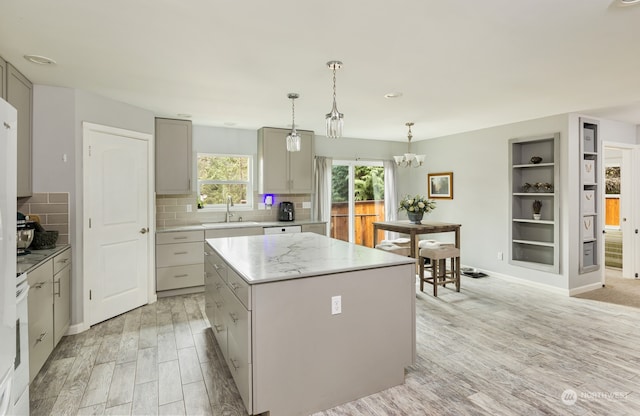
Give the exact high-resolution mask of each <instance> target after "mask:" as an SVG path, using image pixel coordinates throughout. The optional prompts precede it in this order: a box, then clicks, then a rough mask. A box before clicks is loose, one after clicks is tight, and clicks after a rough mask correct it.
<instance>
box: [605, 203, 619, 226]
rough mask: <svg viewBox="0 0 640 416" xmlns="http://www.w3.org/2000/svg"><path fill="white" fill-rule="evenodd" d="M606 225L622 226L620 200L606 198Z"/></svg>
mask: <svg viewBox="0 0 640 416" xmlns="http://www.w3.org/2000/svg"><path fill="white" fill-rule="evenodd" d="M605 201H606V202H605V211H604V212H605V217H604V223H605V225H613V226H618V225H620V198H608V197H607V198H605Z"/></svg>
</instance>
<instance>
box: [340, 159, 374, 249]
mask: <svg viewBox="0 0 640 416" xmlns="http://www.w3.org/2000/svg"><path fill="white" fill-rule="evenodd" d="M331 173H332V174H331V189H332V193H331V194H332V195H331V237H333V238H337V239H339V240H343V241H348V242H351V243H355V244H360V245H363V246H367V247H373V225H372V223H373V222H375V221H384V168H383V167H382V162H363V161H348V160H334V161H333V169H332V172H331ZM379 240H380V236H379V237H378V241H379Z"/></svg>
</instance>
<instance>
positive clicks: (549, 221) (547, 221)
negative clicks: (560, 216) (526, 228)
mask: <svg viewBox="0 0 640 416" xmlns="http://www.w3.org/2000/svg"><path fill="white" fill-rule="evenodd" d="M513 222H526V223H531V224H546V225H554V224H555V221H551V220H530V219H527V218H514V219H513Z"/></svg>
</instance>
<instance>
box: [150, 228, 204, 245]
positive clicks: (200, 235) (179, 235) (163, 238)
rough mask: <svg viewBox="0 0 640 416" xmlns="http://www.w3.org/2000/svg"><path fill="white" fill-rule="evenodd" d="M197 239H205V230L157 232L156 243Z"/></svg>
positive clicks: (194, 240) (190, 241)
mask: <svg viewBox="0 0 640 416" xmlns="http://www.w3.org/2000/svg"><path fill="white" fill-rule="evenodd" d="M197 241H204V231H175V232H169V233H157V234H156V244H174V243H194V242H197Z"/></svg>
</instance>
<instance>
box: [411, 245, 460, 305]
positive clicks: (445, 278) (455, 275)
mask: <svg viewBox="0 0 640 416" xmlns="http://www.w3.org/2000/svg"><path fill="white" fill-rule="evenodd" d="M425 258H428V259H430V261H431V264H430V266H429V267H430V268H431V277H425V275H424V268H425V267H424V259H425ZM448 258H449V259H451V269H450V270H447V264H446V261H447V259H448ZM418 262H419V263H420V291H421V292H424V282H427V283H430V284H432V285H433V296H438V286H439V285H442V286H445V285H446V284H447V283H455V285H456V292H460V249H459V248H457V247H453V246H449V245H443V246H440V247H433V248H421V249H420V255H419V257H418Z"/></svg>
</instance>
